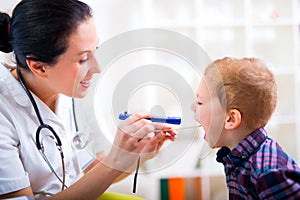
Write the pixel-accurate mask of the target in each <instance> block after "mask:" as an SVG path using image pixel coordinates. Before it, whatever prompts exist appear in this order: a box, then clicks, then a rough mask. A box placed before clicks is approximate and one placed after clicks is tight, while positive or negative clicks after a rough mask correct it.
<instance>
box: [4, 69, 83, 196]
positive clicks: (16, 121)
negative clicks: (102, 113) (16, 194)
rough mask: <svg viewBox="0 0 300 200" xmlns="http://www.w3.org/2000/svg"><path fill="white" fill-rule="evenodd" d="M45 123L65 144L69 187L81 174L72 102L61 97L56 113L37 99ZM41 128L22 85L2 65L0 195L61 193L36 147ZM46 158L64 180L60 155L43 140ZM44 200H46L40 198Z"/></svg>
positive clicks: (48, 140) (56, 181) (59, 186)
mask: <svg viewBox="0 0 300 200" xmlns="http://www.w3.org/2000/svg"><path fill="white" fill-rule="evenodd" d="M33 96H34V99H35V101H36V103H37V105H38V108H39V110H40V113H41V117H42V119H43V121H44V123H46V124H49V125H51V126H52V127H53V129H54V130H55V131H56V133H57V134H58V135H59V137H60V139H61V141H62V144H63V145H62V149H63V152H64V157H65V158H64V159H65V171H66V185H67V186H69V185H71V184H72V183H74V182H75V181H76V179H77V178H78V175H79V174H80V167H79V164H78V160H77V156H76V151H75V149H73V147H72V145H71V140H72V138H73V136H74V132H75V130H74V121H73V117H72V104H71V98H69V97H66V96H63V95H60V96H59V99H58V101H57V105H56V113H53V112H52V111H51V110H50V109H49V108H48V107H47V106H46V105H45V104H44V103H43V102H42V101H41V100H40V99H38V98H37V97H36V96H35V95H33ZM39 125H40V123H39V121H38V118H37V116H36V114H35V111H34V108H33V106H32V104H31V102H30V100H29V98H28V96H27V95H26V93H25V91H24V89H23V88H22V87H21V85H20V83H19V82H18V81H17V80H16V79H15V78H14V77H13V76H12V74H11V73H10V71H9V70H8V69H6V68H5V67H4V66H3V65H1V64H0V194H5V193H9V192H13V191H16V190H20V189H23V188H26V187H28V186H31V187H32V190H33V192H34V193H39V192H42V191H43V192H49V193H53V194H54V193H57V192H59V191H60V190H61V187H62V184H61V183H60V182H59V180H58V179H57V178H56V177H55V175H54V174H53V173H52V172H51V170H50V168H49V166H48V165H47V164H46V162H45V161H44V160H43V158H42V156H41V155H40V153H39V151H38V150H37V147H36V142H35V137H36V130H37V128H38V126H39ZM43 135H44V134H42V135H41V136H40V137H41V138H43V142H44V145H45V154H46V155H47V157H48V159H49V160H50V162H51V163H52V166H53V168H54V169H55V171H56V173H57V174H58V175H59V176H60V177H62V166H61V159H60V155H59V152H58V150H57V148H56V146H55V143H54V141H53V140H52V139H50V137H47V136H43ZM35 198H37V199H43V198H45V196H43V195H36V196H35Z"/></svg>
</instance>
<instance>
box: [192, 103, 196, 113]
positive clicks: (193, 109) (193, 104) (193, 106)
mask: <svg viewBox="0 0 300 200" xmlns="http://www.w3.org/2000/svg"><path fill="white" fill-rule="evenodd" d="M191 110H192V111H193V112H195V102H193V103H192V105H191Z"/></svg>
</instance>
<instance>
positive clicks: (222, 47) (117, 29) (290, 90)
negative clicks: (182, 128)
mask: <svg viewBox="0 0 300 200" xmlns="http://www.w3.org/2000/svg"><path fill="white" fill-rule="evenodd" d="M17 2H19V1H16V0H9V1H4V0H0V9H1V11H6V12H8V13H10V12H11V10H12V8H13V7H14V5H15V4H16V3H17ZM84 2H86V3H88V4H89V5H90V6H91V7H92V8H93V10H94V17H95V20H96V25H97V28H98V32H99V37H100V44H101V43H102V42H104V41H106V40H108V39H110V38H111V37H113V36H115V35H118V34H120V33H123V32H126V31H131V30H135V29H140V28H163V29H167V30H173V31H177V32H179V33H182V34H184V35H186V36H187V37H189V38H190V39H192V40H193V41H195V42H196V43H198V44H199V45H200V46H201V47H202V48H203V49H204V50H205V51H206V52H207V53H208V55H209V57H210V58H211V59H212V60H214V59H216V58H221V57H224V56H234V57H251V56H255V57H259V58H262V59H264V60H265V61H266V62H268V63H269V65H270V68H271V70H272V71H273V72H274V74H275V75H276V79H277V84H278V104H277V109H276V112H275V114H274V115H273V117H272V119H271V121H270V123H269V124H268V126H267V130H268V132H269V135H270V136H271V137H273V138H275V139H276V140H278V142H279V143H280V144H281V146H282V147H283V149H284V150H285V151H286V152H288V153H289V154H290V155H291V156H292V157H293V158H294V159H295V160H296V161H297V162H298V163H299V162H300V106H299V105H298V104H297V102H300V56H299V55H300V0H185V1H182V0H127V1H124V0H110V1H107V0H106V1H105V0H84ZM7 58H8V55H5V54H1V56H0V59H1V62H5V61H7ZM168 62H172V61H170V60H168ZM187 139H190V138H180V140H179V141H177V145H180V144H185V143H186V141H185V140H187ZM196 143H197V138H196ZM198 155H199V151H198V148H197V144H191V146H190V147H189V148H188V150H187V151H186V152H185V154H184V155H183V156H182V157H180V159H177V160H176V162H173V163H172V165H170V166H167V167H165V168H164V169H162V170H159V171H157V172H154V173H145V174H141V175H140V176H139V178H138V188H137V193H136V195H138V196H141V197H143V198H145V199H149V200H158V199H160V198H161V183H162V182H161V181H162V180H164V179H172V178H174V177H179V178H191V177H200V179H201V184H200V185H199V187H198V188H197V190H199V191H200V193H201V198H202V199H205V200H206V199H226V198H227V194H226V192H227V191H226V184H225V178H224V172H223V166H222V165H221V164H220V163H217V162H216V161H215V151H214V152H211V153H210V154H209V155H208V156H206V157H205V159H198V157H199V156H198ZM167 156H172V155H161V156H160V157H158V159H157V162H159V160H160V159H163V158H164V157H167ZM145 167H147V165H146V166H145ZM131 182H132V176H130V177H128V178H127V179H126V180H124V181H122V182H120V183H116V184H115V185H113V186H111V187H110V188H109V190H110V191H114V192H121V193H128V194H132V193H131V190H132V183H131ZM201 198H200V197H199V198H198V197H197V198H195V199H201Z"/></svg>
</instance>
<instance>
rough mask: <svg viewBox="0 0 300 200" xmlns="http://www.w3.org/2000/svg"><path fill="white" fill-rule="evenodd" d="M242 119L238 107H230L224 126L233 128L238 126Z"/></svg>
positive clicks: (229, 128)
mask: <svg viewBox="0 0 300 200" xmlns="http://www.w3.org/2000/svg"><path fill="white" fill-rule="evenodd" d="M241 121H242V114H241V112H240V111H239V110H238V109H230V110H229V111H228V112H227V114H226V118H225V124H224V128H225V129H227V130H233V129H236V128H238V127H239V126H240V124H241Z"/></svg>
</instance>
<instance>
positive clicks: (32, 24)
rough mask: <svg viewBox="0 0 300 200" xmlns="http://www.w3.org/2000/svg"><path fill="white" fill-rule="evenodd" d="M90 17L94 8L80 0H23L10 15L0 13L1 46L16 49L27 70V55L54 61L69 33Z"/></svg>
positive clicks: (62, 49)
mask: <svg viewBox="0 0 300 200" xmlns="http://www.w3.org/2000/svg"><path fill="white" fill-rule="evenodd" d="M91 17H92V11H91V8H90V7H89V6H88V5H87V4H85V3H83V2H81V1H78V0H51V1H44V0H42V1H41V0H22V1H21V2H20V3H19V4H18V5H17V6H16V7H15V9H14V10H13V14H12V17H11V19H10V18H9V16H8V15H7V14H4V13H1V18H0V35H1V39H0V50H1V51H3V52H6V53H7V52H11V51H14V53H15V57H16V61H17V65H18V66H20V67H22V68H24V69H27V70H29V68H28V66H27V64H26V59H31V60H36V61H41V62H43V63H46V64H48V65H54V64H55V63H56V62H57V60H58V58H59V56H60V55H62V54H63V53H64V52H66V50H67V49H68V45H69V44H68V42H69V37H70V35H71V34H72V33H73V32H75V31H76V30H77V27H78V26H79V25H80V23H82V22H84V21H86V20H88V19H90V18H91ZM2 36H3V37H2Z"/></svg>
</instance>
